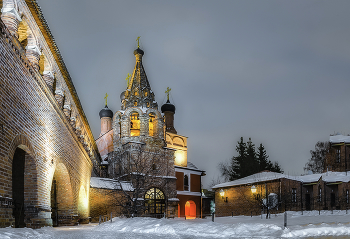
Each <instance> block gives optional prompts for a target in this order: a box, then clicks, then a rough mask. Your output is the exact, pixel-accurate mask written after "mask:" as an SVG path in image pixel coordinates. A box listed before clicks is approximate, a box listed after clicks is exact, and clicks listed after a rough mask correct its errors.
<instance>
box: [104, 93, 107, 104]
mask: <svg viewBox="0 0 350 239" xmlns="http://www.w3.org/2000/svg"><path fill="white" fill-rule="evenodd" d="M107 97H108V94H107V93H106V96H105V98H104V99H105V100H106V106H107Z"/></svg>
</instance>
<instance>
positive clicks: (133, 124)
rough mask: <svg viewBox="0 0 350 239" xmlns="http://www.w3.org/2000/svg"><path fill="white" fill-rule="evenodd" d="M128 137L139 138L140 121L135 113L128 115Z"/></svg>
mask: <svg viewBox="0 0 350 239" xmlns="http://www.w3.org/2000/svg"><path fill="white" fill-rule="evenodd" d="M130 136H140V119H139V114H138V113H136V112H135V113H132V114H131V115H130Z"/></svg>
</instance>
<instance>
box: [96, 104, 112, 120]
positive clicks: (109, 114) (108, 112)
mask: <svg viewBox="0 0 350 239" xmlns="http://www.w3.org/2000/svg"><path fill="white" fill-rule="evenodd" d="M99 115H100V119H102V118H104V117H109V118H113V111H111V110H110V109H109V108H108V106H107V105H106V106H105V107H104V108H103V109H102V110H101V111H100V113H99Z"/></svg>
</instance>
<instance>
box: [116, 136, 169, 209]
mask: <svg viewBox="0 0 350 239" xmlns="http://www.w3.org/2000/svg"><path fill="white" fill-rule="evenodd" d="M167 158H168V157H167V155H166V152H165V151H164V150H159V149H158V147H156V146H146V145H145V144H144V143H136V142H132V143H128V144H126V145H124V146H123V147H122V149H121V151H119V152H114V155H113V158H112V160H110V167H111V170H110V177H112V178H113V179H114V182H115V187H114V188H115V189H116V190H117V191H119V193H117V194H115V199H116V200H115V202H116V204H117V205H118V206H120V207H121V209H122V212H123V213H124V214H125V215H130V216H137V215H142V214H144V213H149V212H147V210H148V206H149V205H148V204H147V202H145V201H144V200H145V193H146V192H147V190H148V189H149V187H150V186H156V187H158V188H166V186H167V185H166V184H167V182H168V180H167V177H166V176H167V175H169V172H168V167H161V166H162V165H164V164H166V162H164V161H167V160H166V159H167ZM159 175H162V176H159ZM170 178H171V177H170ZM165 193H166V194H167V192H165ZM166 196H167V195H164V199H165V198H166ZM151 197H152V195H151Z"/></svg>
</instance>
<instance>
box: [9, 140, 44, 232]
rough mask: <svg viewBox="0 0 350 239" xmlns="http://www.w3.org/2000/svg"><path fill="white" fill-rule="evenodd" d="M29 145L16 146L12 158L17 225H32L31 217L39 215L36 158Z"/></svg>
mask: <svg viewBox="0 0 350 239" xmlns="http://www.w3.org/2000/svg"><path fill="white" fill-rule="evenodd" d="M27 150H28V149H27V147H26V146H24V145H20V146H19V147H17V148H16V150H15V153H14V155H13V160H12V200H13V210H12V214H13V217H14V219H15V223H14V226H15V227H32V226H33V225H32V223H33V222H32V221H31V218H35V217H37V205H38V185H37V171H36V164H35V161H34V158H33V157H32V156H31V155H29V154H28V153H27Z"/></svg>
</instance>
